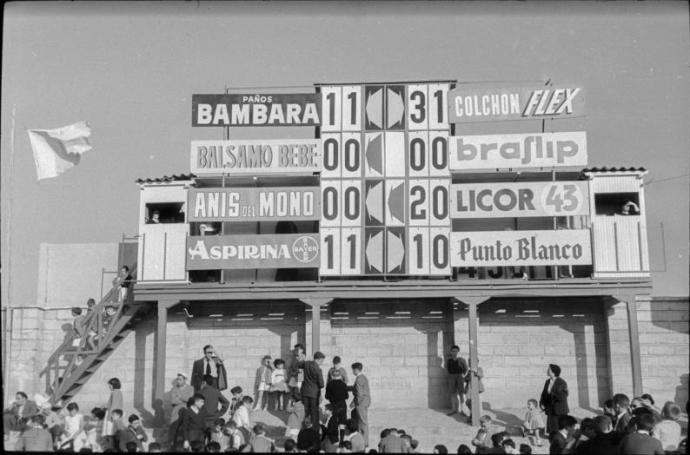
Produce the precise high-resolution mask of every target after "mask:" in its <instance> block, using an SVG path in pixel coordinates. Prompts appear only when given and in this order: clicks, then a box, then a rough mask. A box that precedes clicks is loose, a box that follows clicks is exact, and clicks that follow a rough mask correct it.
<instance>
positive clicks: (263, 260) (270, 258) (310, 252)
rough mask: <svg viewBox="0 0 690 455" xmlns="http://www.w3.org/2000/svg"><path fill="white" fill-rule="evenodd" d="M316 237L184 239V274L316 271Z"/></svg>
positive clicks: (317, 246) (276, 236)
mask: <svg viewBox="0 0 690 455" xmlns="http://www.w3.org/2000/svg"><path fill="white" fill-rule="evenodd" d="M319 264H320V254H319V234H258V235H224V236H203V237H200V236H191V237H187V270H217V269H280V268H290V269H292V268H311V267H313V268H318V267H319Z"/></svg>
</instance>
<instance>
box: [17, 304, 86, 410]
mask: <svg viewBox="0 0 690 455" xmlns="http://www.w3.org/2000/svg"><path fill="white" fill-rule="evenodd" d="M11 315H12V319H13V321H12V338H11V341H10V346H6V347H5V348H6V349H8V365H9V367H8V368H9V374H8V381H7V388H8V390H9V391H10V392H11V394H12V395H13V394H14V392H16V391H17V390H22V391H24V392H26V393H27V394H29V395H30V396H33V394H35V393H44V392H45V388H46V387H45V385H46V382H45V377H43V378H41V377H40V372H41V371H42V370H43V369H44V368H45V366H46V364H47V361H48V358H49V357H50V356H51V354H52V353H53V352H54V351H55V349H56V348H57V347H58V346H60V345H61V344H62V343H63V341H64V340H65V339H66V338H65V337H66V336H69V334H70V333H71V330H72V321H73V318H72V315H71V311H70V309H66V308H46V309H39V308H36V307H19V308H14V309H12V310H11Z"/></svg>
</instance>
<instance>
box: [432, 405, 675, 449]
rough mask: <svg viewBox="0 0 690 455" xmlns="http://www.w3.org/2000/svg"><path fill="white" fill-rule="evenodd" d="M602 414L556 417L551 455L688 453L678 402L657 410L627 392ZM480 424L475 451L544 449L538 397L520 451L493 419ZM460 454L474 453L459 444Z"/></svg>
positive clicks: (523, 430)
mask: <svg viewBox="0 0 690 455" xmlns="http://www.w3.org/2000/svg"><path fill="white" fill-rule="evenodd" d="M602 410H603V415H599V416H596V417H594V418H584V419H582V420H581V421H579V422H578V420H577V419H576V418H575V417H573V416H570V415H561V416H558V431H555V432H553V433H551V434H549V435H546V436H547V437H548V440H547V443H548V446H549V454H550V455H560V454H576V455H577V454H583V455H585V454H589V453H600V454H604V455H606V454H608V455H617V454H620V453H630V452H631V450H632V451H634V453H638V454H642V455H660V454H664V453H665V454H672V453H685V451H686V440H684V439H682V436H681V435H682V431H681V426H680V425H679V424H678V420H679V418H680V415H681V410H680V407H678V406H677V405H675V404H674V403H672V402H667V403H666V404H665V405H664V407H663V409H658V408H656V407H655V406H654V399H653V398H652V397H651V396H650V395H648V394H644V395H642V396H640V397H637V398H634V399H633V400H632V401H630V400H629V398H628V397H627V396H626V395H624V394H616V395H614V397H613V399H611V400H607V401H606V402H605V403H604V406H603V408H602ZM480 425H481V427H480V429H479V431H478V432H477V435H476V436H475V437H474V439H472V445H473V446H474V448H475V453H508V454H512V453H514V454H517V453H519V454H530V453H532V447H533V446H534V445H536V446H542V445H543V443H542V438H543V436H542V432H543V431H544V429H545V424H544V418H543V414H542V412H541V410H540V409H539V406H538V402H537V400H534V399H531V400H529V401H528V402H527V412H526V414H525V419H524V421H523V422H522V426H521V428H520V432H519V433H520V434H519V435H520V436H522V437H527V438H528V441H529V444H520V446H519V447H518V446H517V445H516V443H515V441H514V440H513V439H511V437H510V436H511V434H510V433H508V432H507V431H496V432H494V431H492V428H491V417H490V416H487V415H485V416H482V417H481V419H480ZM437 453H447V452H437ZM458 453H472V451H471V449H470V448H469V447H467V446H460V447H459V448H458Z"/></svg>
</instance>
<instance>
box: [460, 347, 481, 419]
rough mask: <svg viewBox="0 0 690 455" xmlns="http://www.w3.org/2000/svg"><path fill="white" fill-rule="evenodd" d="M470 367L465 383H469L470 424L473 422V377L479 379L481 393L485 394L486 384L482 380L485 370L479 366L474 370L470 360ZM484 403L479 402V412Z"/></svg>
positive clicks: (468, 405) (467, 402)
mask: <svg viewBox="0 0 690 455" xmlns="http://www.w3.org/2000/svg"><path fill="white" fill-rule="evenodd" d="M467 363H468V365H469V369H468V370H467V374H466V375H465V382H466V383H467V387H466V389H467V401H466V404H467V408H468V409H469V411H470V414H469V420H470V422H471V421H472V376H473V375H474V377H476V378H477V384H478V386H477V388H478V389H479V393H480V394H481V393H484V382H483V381H482V379H483V378H484V370H482V367H480V366H477V367H476V368H472V359H470V360H468V362H467ZM481 407H482V403H481V400H479V410H480V411H481Z"/></svg>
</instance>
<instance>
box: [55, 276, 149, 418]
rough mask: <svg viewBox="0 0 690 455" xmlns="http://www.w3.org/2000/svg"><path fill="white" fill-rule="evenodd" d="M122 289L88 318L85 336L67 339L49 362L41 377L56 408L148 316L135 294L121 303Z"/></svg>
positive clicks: (108, 296)
mask: <svg viewBox="0 0 690 455" xmlns="http://www.w3.org/2000/svg"><path fill="white" fill-rule="evenodd" d="M130 273H132V274H135V273H136V270H132V271H130ZM119 288H120V286H119V283H116V284H114V286H113V288H112V289H111V290H110V291H109V292H108V293H107V294H106V295H105V296H104V297H103V299H101V301H100V302H99V303H98V304H97V305H95V306H94V307H93V309H92V311H91V312H90V313H89V314H88V315H87V316H86V318H85V321H84V331H83V333H84V334H85V335H84V336H82V337H81V338H75V337H72V338H70V339H68V340H65V342H64V343H62V345H60V346H59V347H58V348H57V350H56V351H55V352H54V353H53V354H52V355H51V356H50V358H49V359H48V362H47V365H46V367H45V369H44V370H43V371H42V372H41V377H43V376H45V378H46V393H48V395H49V396H50V401H51V403H52V405H53V406H59V407H64V406H66V405H67V403H69V402H70V400H71V399H72V398H74V396H75V395H76V394H77V393H78V392H79V390H81V388H82V387H83V386H84V385H85V384H86V383H87V382H88V380H89V379H90V378H91V376H92V375H93V374H94V373H95V372H96V371H97V370H98V368H99V367H100V366H101V365H102V364H103V363H104V362H105V361H106V360H107V359H108V357H110V355H111V354H112V353H113V352H114V351H115V350H116V349H117V347H118V346H119V345H120V343H122V341H123V340H124V339H125V338H127V335H129V333H130V332H132V331H133V330H134V327H135V326H136V323H137V322H138V321H140V320H141V319H142V318H143V316H144V315H145V314H146V312H147V311H146V310H147V309H148V305H146V304H137V303H134V302H133V299H132V296H131V294H132V293H131V292H130V295H129V296H128V298H127V299H126V300H125V302H122V303H119V304H118V303H117V299H118V294H119ZM112 306H114V307H115V311H114V312H112V310H111V314H110V315H108V314H107V313H106V307H112ZM77 340H78V341H77Z"/></svg>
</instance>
